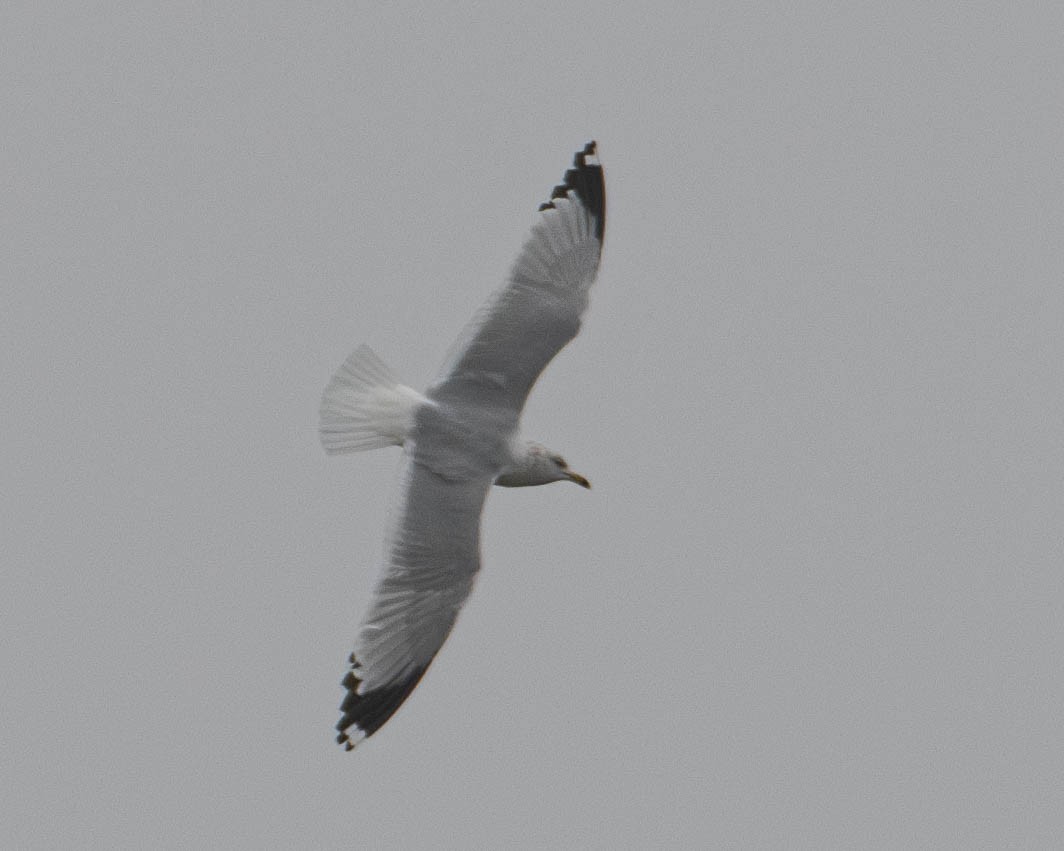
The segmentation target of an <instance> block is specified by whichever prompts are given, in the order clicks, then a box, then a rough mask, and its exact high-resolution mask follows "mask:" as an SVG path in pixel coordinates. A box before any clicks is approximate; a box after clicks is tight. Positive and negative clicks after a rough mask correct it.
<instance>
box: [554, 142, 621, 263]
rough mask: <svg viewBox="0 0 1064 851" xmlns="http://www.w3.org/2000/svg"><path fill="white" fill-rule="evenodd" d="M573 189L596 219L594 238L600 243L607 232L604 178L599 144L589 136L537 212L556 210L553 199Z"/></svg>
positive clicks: (565, 195) (565, 194)
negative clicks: (588, 140)
mask: <svg viewBox="0 0 1064 851" xmlns="http://www.w3.org/2000/svg"><path fill="white" fill-rule="evenodd" d="M570 192H575V193H576V196H577V197H578V198H579V199H580V202H581V203H582V204H583V205H584V206H585V207H586V208H587V210H588V212H589V213H590V214H591V216H592V218H594V220H595V237H596V238H597V239H598V241H599V242H600V243H601V242H602V239H603V237H604V236H605V233H606V178H605V175H604V174H603V171H602V164H601V163H600V162H599V160H598V143H597V142H596V141H595V140H594V139H592V140H591V141H590V142H588V143H587V144H586V145H584V147H583V149H582V150H580V151H577V152H576V154H574V155H573V167H572V168H570V169H569V170H568V171H566V172H565V176H564V177H563V178H562V182H561V183H559V184H558V185H557V186H555V187H554V189H553V190H552V191H551V194H550V200H548V201H544V202H543V203H542V204H540V205H539V212H543V211H544V210H553V209H555V206H554V202H555V200H557V199H558V198H565V197H567V196H568V194H569V193H570Z"/></svg>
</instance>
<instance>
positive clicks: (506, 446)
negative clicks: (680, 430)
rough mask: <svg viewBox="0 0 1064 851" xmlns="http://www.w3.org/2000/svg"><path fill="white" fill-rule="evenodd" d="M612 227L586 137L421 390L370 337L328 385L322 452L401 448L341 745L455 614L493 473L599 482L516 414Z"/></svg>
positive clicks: (472, 573)
mask: <svg viewBox="0 0 1064 851" xmlns="http://www.w3.org/2000/svg"><path fill="white" fill-rule="evenodd" d="M605 227H606V189H605V182H604V179H603V174H602V166H601V165H600V164H599V162H598V159H597V156H596V148H595V143H594V142H589V143H588V144H587V145H585V146H584V149H583V150H582V151H580V152H579V153H577V154H576V156H575V158H574V160H573V167H572V168H571V169H569V170H568V171H566V173H565V177H564V179H563V181H562V183H561V184H559V185H558V186H555V187H554V191H553V192H552V193H551V197H550V200H549V201H547V202H545V203H544V204H542V205H540V208H539V211H538V213H537V215H536V221H535V224H534V225H533V226H532V230H531V233H530V234H529V235H528V237H527V238H526V240H525V243H524V246H523V247H522V249H521V253H520V254H519V255H518V256H517V260H516V262H515V263H514V265H513V268H512V269H511V271H510V276H509V279H508V280H507V282H506V283H505V284H504V285H503V286H502V287H501V288H500V289H499V290H498V291H496V292H495V294H494V295H493V296H492V297H491V298H490V299H489V300H488V301H487V303H486V304H485V305H484V306H483V307H482V308H481V309H480V311H479V312H478V313H477V314H476V315H475V316H474V318H473V320H472V321H471V323H470V324H469V326H468V327H467V328H466V331H465V333H464V334H463V335H462V336H461V337H460V338H459V340H458V341H457V342H456V344H455V345H454V347H453V349H452V354H451V356H450V357H449V358H448V360H447V363H446V364H445V365H444V368H443V369H442V371H441V373H440V376H439V378H438V379H437V381H436V382H435V383H434V384H433V385H432V386H431V387H429V388H428V390H426V391H425V393H424V394H421V393H418V392H417V391H416V390H414V389H412V388H410V387H407V386H405V385H403V384H401V383H400V382H399V381H398V380H397V379H396V377H395V375H394V374H393V373H392V371H391V370H390V369H389V368H388V367H387V366H386V365H385V364H384V363H383V362H382V361H381V360H380V358H378V357H377V356H376V355H375V354H374V353H373V351H372V350H371V349H370V348H369V347H368V346H364V345H363V346H360V347H359V348H357V349H356V350H355V351H354V352H353V353H352V354H351V355H350V357H348V359H347V360H346V361H345V362H344V364H343V366H341V367H340V369H339V370H338V371H337V372H336V374H335V375H334V376H333V378H332V380H331V381H330V382H329V384H328V386H327V387H326V388H325V393H324V395H323V396H322V400H321V426H320V436H321V442H322V445H323V446H324V447H325V451H326V452H328V453H329V454H340V453H345V452H357V451H360V450H364V449H374V448H378V447H383V446H393V445H399V446H402V447H403V449H404V456H405V457H404V470H403V477H402V481H403V484H402V492H401V495H400V500H399V509H398V511H397V513H396V516H395V517H394V518H393V520H392V525H391V529H390V531H389V534H388V538H387V545H386V555H385V561H386V563H385V565H384V568H383V571H382V573H381V576H380V579H379V580H378V583H377V588H376V591H375V593H374V595H373V600H372V602H371V604H370V607H369V611H368V612H367V613H366V615H365V617H364V618H363V621H362V626H361V628H360V629H359V632H358V637H357V639H356V641H355V648H354V652H353V653H352V654H351V656H350V660H349V662H350V670H349V671H348V672H347V675H346V676H345V677H344V680H343V686H344V688H345V689H347V694H346V695H345V697H344V699H343V703H342V704H341V706H340V711H341V713H342V717H341V718H340V721H339V722H338V723H337V725H336V729H337V730H338V731H339V736H338V737H337V741H338V742H339V743H340V744H342V745H344V746H345V747H346V749H347V750H351V749H353V748H354V746H355V745H356V744H357V743H358V742H359V741H361V740H362V739H364V738H366V737H367V736H372V735H373V734H374V733H375V732H376V731H377V730H378V729H380V727H381V726H382V725H383V724H384V723H385V722H386V721H387V720H388V719H389V718H390V717H391V716H392V715H393V713H395V711H396V710H397V709H398V708H399V706H400V704H402V702H403V701H404V700H406V698H407V696H408V695H409V694H410V692H411V691H413V689H414V686H416V685H417V683H418V681H419V680H420V679H421V677H422V675H423V674H424V673H425V671H426V669H427V668H428V666H429V664H430V663H431V662H432V660H433V658H434V657H435V655H436V653H437V651H438V650H439V649H440V647H441V646H442V645H443V642H444V640H445V639H446V638H447V635H448V633H450V631H451V627H452V626H454V622H455V618H456V617H457V616H458V610H459V609H461V607H462V604H463V603H464V602H465V600H466V597H468V596H469V592H470V591H471V590H472V587H473V580H474V578H475V577H476V574H477V571H478V570H479V569H480V516H481V513H482V510H483V508H484V500H485V498H486V497H487V495H488V490H489V489H490V487H491V485H492V484H493V483H494V484H496V485H503V486H505V487H522V486H526V485H545V484H548V483H550V482H558V481H570V482H575V483H576V484H578V485H580V486H581V487H585V488H589V487H591V485H590V484H589V483H588V481H587V479H585V478H584V477H583V476H581V475H580V474H579V473H575V472H573V471H572V470H570V469H569V465H568V464H566V462H565V460H564V459H563V458H562V457H561V456H560V455H558V454H557V453H556V452H553V451H551V450H550V449H547V448H546V447H544V446H542V445H540V444H538V443H533V442H531V441H526V440H523V439H522V438H521V437H520V436H519V428H518V426H519V420H520V417H521V410H522V408H523V407H524V404H525V399H526V398H527V396H528V393H529V391H530V390H531V389H532V385H533V384H535V382H536V379H537V378H538V377H539V374H540V373H541V372H542V371H543V368H544V367H545V366H546V365H547V363H548V362H549V361H550V359H551V358H553V357H554V356H555V355H556V354H557V353H558V352H559V351H560V350H561V348H562V346H564V345H565V344H566V343H568V342H569V341H570V340H571V339H573V337H575V336H576V334H577V331H579V330H580V317H581V316H582V315H583V313H584V310H585V309H586V308H587V296H588V290H589V289H590V287H591V284H592V282H593V281H594V280H595V275H596V273H597V272H598V267H599V257H600V256H601V253H602V238H603V234H604V232H605Z"/></svg>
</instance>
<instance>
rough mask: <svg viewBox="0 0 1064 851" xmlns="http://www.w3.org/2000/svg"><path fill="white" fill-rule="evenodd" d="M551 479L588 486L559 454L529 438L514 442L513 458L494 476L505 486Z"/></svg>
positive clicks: (510, 486)
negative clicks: (521, 441) (522, 441)
mask: <svg viewBox="0 0 1064 851" xmlns="http://www.w3.org/2000/svg"><path fill="white" fill-rule="evenodd" d="M551 482H573V483H574V484H578V485H580V487H582V488H590V487H591V482H589V481H588V480H587V479H585V478H584V477H583V476H581V475H580V474H579V473H574V472H573V471H572V470H570V469H569V465H568V464H566V463H565V459H564V458H562V456H561V455H559V454H558V453H557V452H555V451H553V450H551V449H548V448H547V447H546V446H543V445H542V444H539V443H534V442H533V441H531V440H529V441H526V442H524V443H517V444H516V445H515V446H514V451H513V460H512V461H511V463H510V465H509V466H508V467H506V468H505V469H504V470H503V471H502V472H501V473H500V474H499V476H498V477H497V478H496V479H495V484H497V485H502V486H503V487H504V488H521V487H527V486H529V485H547V484H550V483H551Z"/></svg>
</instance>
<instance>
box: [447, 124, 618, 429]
mask: <svg viewBox="0 0 1064 851" xmlns="http://www.w3.org/2000/svg"><path fill="white" fill-rule="evenodd" d="M605 227H606V189H605V182H604V178H603V173H602V166H601V165H599V163H598V160H597V157H596V147H595V143H594V142H589V143H588V144H587V145H586V146H585V147H584V149H583V150H582V151H580V152H579V153H578V154H577V155H576V157H575V158H574V161H573V167H572V168H571V169H569V170H568V171H567V172H566V173H565V177H564V179H563V181H562V183H560V184H558V185H557V186H556V187H554V191H553V192H552V194H551V199H550V200H549V201H546V202H545V203H544V204H542V205H541V206H540V209H539V212H538V213H537V218H536V221H535V223H534V224H533V226H532V230H531V233H529V235H528V237H527V238H526V240H525V243H524V245H523V247H522V249H521V252H520V254H518V256H517V260H516V261H515V262H514V265H513V267H512V269H511V270H510V275H509V279H508V280H507V282H506V283H505V284H504V285H503V286H502V287H501V288H500V289H499V290H497V291H496V292H495V293H494V294H493V295H492V296H491V297H490V298H489V299H488V301H487V303H486V304H485V305H484V306H483V307H482V308H481V309H480V310H479V311H478V312H477V314H476V315H475V316H474V317H473V320H472V322H470V324H469V325H468V326H467V327H466V330H465V332H464V333H463V334H462V335H461V336H460V337H459V339H458V340H457V341H456V343H455V345H454V346H453V347H452V349H451V352H452V354H451V355H450V357H448V359H447V362H446V364H445V366H444V369H443V371H442V373H441V375H440V379H439V381H438V383H437V384H436V385H435V386H434V387H433V388H432V389H431V390H430V391H429V395H430V396H431V397H434V398H439V399H446V400H454V401H469V402H473V403H476V404H484V403H485V402H487V401H490V402H492V403H494V404H497V405H504V406H506V407H507V408H508V409H509V410H511V411H513V412H515V413H519V412H520V410H521V408H522V407H523V405H524V402H525V398H526V397H527V396H528V392H529V391H530V390H531V389H532V385H533V384H534V383H535V381H536V379H537V378H538V377H539V374H540V373H541V372H542V371H543V368H544V367H545V366H546V365H547V364H548V363H549V362H550V360H551V358H553V357H554V356H555V355H556V354H557V353H558V352H559V351H560V350H561V348H562V347H563V346H564V345H565V344H566V343H568V342H569V341H570V340H571V339H572V338H573V337H575V336H576V334H577V332H578V331H579V330H580V317H581V316H582V314H583V313H584V310H585V309H586V308H587V294H588V290H589V289H590V287H591V284H592V282H593V281H594V280H595V275H596V274H597V272H598V267H599V258H600V256H601V254H602V239H603V235H604V233H605Z"/></svg>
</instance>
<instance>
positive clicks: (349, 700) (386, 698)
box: [336, 653, 428, 751]
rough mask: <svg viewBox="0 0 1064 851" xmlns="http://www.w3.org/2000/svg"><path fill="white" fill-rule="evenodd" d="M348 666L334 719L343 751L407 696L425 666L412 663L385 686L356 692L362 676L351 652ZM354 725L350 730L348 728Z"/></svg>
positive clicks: (380, 723)
mask: <svg viewBox="0 0 1064 851" xmlns="http://www.w3.org/2000/svg"><path fill="white" fill-rule="evenodd" d="M350 663H351V670H350V671H348V672H347V674H346V675H345V676H344V678H343V681H342V683H341V684H342V685H343V687H344V688H345V689H347V694H346V695H345V696H344V699H343V702H342V703H341V704H340V712H341V713H342V714H341V716H340V720H339V721H337V722H336V729H337V730H338V731H339V735H337V737H336V743H337V744H340V745H343V746H344V750H345V751H352V750H354V749H355V745H356V744H358V743H359V742H360V741H361V740H362V739H368V738H369V737H370V736H372V735H373V734H374V733H376V732H377V730H379V729H380V728H381V727H383V726H384V723H385V722H386V721H387V720H388V719H389V718H391V717H392V716H393V715H394V714H395V712H396V710H397V709H398V708H399V707H400V706H402V704H403V701H405V700H406V699H407V697H409V696H410V692H412V691H413V690H414V686H416V685H417V684H418V682H420V680H421V678H422V677H423V676H424V675H425V671H426V670H427V669H428V666H427V665H426V666H422V667H415V668H412V669H411V670H409V671H407V672H406V673H405V674H403V676H402V677H400V678H399V679H397V680H396V681H395V682H393V683H391V684H390V685H387V686H381V687H380V688H375V689H372V690H371V691H367V692H365V693H359V691H358V688H359V686H361V685H362V679H361V678H360V677H359V676H358V674H356V673H355V672H356V671H357V670H359V669H360V668H361V667H362V666H361V664H360V663H359V661H358V660H357V659H356V658H355V654H354V653H352V654H351V657H350ZM352 727H354V728H355V729H354V732H353V733H352V732H351V731H350V728H352Z"/></svg>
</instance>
